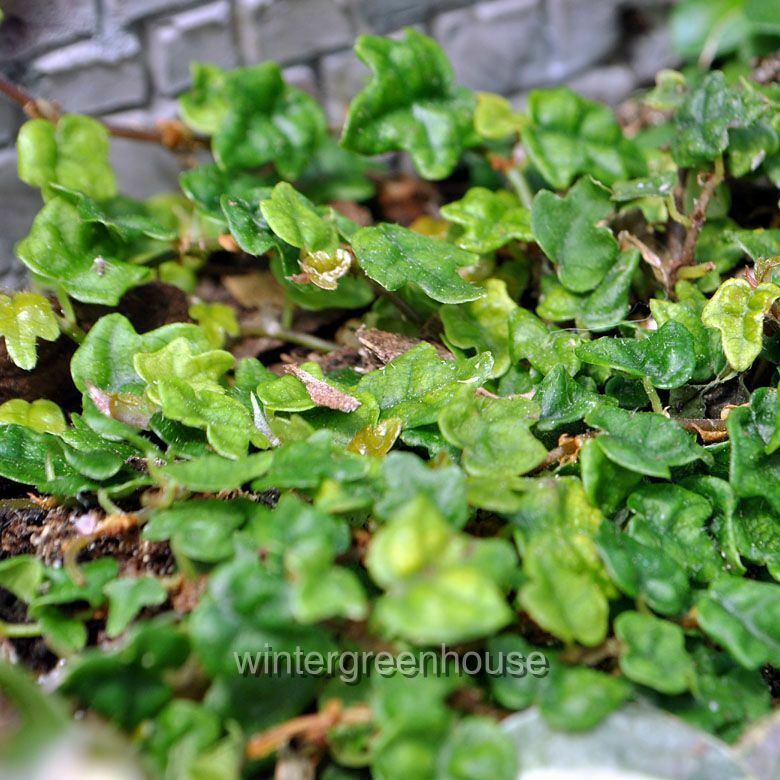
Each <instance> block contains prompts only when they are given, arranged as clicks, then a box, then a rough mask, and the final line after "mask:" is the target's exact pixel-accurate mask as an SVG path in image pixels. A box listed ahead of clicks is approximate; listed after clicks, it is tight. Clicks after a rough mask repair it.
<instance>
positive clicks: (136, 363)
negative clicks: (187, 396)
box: [133, 337, 235, 403]
mask: <svg viewBox="0 0 780 780" xmlns="http://www.w3.org/2000/svg"><path fill="white" fill-rule="evenodd" d="M234 363H235V358H234V357H233V355H231V354H230V353H229V352H225V351H224V350H221V349H212V350H209V351H205V352H204V351H202V350H198V351H195V350H193V346H192V342H190V341H188V340H187V339H186V338H184V337H180V338H177V339H174V340H173V341H171V342H169V343H168V344H166V345H165V346H164V347H162V348H161V349H158V350H157V351H156V352H138V353H137V354H136V355H135V357H134V358H133V367H134V368H135V370H136V373H137V374H138V376H140V377H141V379H143V380H144V382H146V383H147V385H148V387H147V394H148V396H149V398H150V400H151V401H152V402H154V403H160V396H159V392H158V388H159V387H160V386H162V385H164V384H165V383H166V382H169V381H171V380H173V379H180V380H183V381H185V382H186V383H187V384H188V385H190V387H192V388H193V389H194V390H220V389H221V385H220V384H219V379H220V378H221V377H222V375H223V374H224V373H225V372H227V371H229V370H230V369H231V368H232V367H233V365H234Z"/></svg>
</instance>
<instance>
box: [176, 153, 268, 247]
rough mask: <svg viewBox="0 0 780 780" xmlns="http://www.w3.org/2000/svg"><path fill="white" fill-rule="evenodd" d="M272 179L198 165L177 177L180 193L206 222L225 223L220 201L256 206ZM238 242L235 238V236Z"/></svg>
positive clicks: (264, 195)
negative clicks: (235, 201) (204, 216)
mask: <svg viewBox="0 0 780 780" xmlns="http://www.w3.org/2000/svg"><path fill="white" fill-rule="evenodd" d="M273 183H274V178H273V177H271V176H259V175H258V174H255V173H247V172H246V171H223V170H222V169H221V168H219V167H218V166H216V165H213V164H209V165H199V166H198V167H197V168H192V169H191V170H189V171H184V172H183V173H182V174H181V175H180V176H179V184H180V185H181V189H182V192H183V193H184V194H185V195H186V196H187V198H188V199H189V200H191V201H192V202H193V203H194V204H195V205H196V206H197V207H198V210H199V211H200V212H202V213H203V214H204V215H206V216H207V217H208V218H209V219H210V220H213V221H216V222H218V223H220V224H224V223H225V214H224V213H223V211H222V206H221V201H222V199H223V198H238V199H240V200H241V201H245V202H246V203H248V204H256V203H259V202H260V201H261V200H263V199H264V198H267V197H268V195H269V194H270V192H271V186H272V185H273ZM236 241H238V237H236Z"/></svg>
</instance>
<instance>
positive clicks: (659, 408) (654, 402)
mask: <svg viewBox="0 0 780 780" xmlns="http://www.w3.org/2000/svg"><path fill="white" fill-rule="evenodd" d="M642 387H644V388H645V392H646V393H647V397H648V398H649V399H650V406H652V408H653V411H654V412H655V413H656V414H663V413H664V405H663V404H662V403H661V399H660V398H659V397H658V393H657V392H656V389H655V388H654V387H653V383H652V382H651V381H650V378H649V377H646V376H645V377H642Z"/></svg>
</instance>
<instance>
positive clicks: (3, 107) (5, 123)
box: [0, 98, 25, 146]
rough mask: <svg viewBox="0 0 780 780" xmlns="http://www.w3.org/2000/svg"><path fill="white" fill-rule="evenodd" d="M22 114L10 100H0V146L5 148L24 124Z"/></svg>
mask: <svg viewBox="0 0 780 780" xmlns="http://www.w3.org/2000/svg"><path fill="white" fill-rule="evenodd" d="M24 119H25V117H24V112H23V111H22V109H21V108H19V106H17V105H16V104H15V103H11V101H10V100H6V99H5V98H0V146H7V145H8V144H10V143H11V142H12V141H13V140H14V138H16V133H17V131H18V130H19V128H20V127H21V126H22V122H24Z"/></svg>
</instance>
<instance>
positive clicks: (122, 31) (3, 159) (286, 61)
mask: <svg viewBox="0 0 780 780" xmlns="http://www.w3.org/2000/svg"><path fill="white" fill-rule="evenodd" d="M671 5H672V0H481V1H480V2H476V1H475V0H210V1H209V2H203V0H3V2H2V4H1V5H0V7H2V9H3V12H4V19H3V22H2V24H0V69H2V72H3V73H4V74H5V75H6V76H8V77H9V78H11V79H12V80H14V81H16V82H17V83H20V84H22V85H24V86H25V87H27V88H28V89H29V90H30V91H31V92H32V93H33V94H34V95H36V96H37V97H44V98H48V99H50V100H55V101H57V102H58V103H59V104H60V105H61V107H62V108H63V110H65V111H68V112H72V113H86V114H92V115H95V116H104V117H112V118H114V119H121V121H122V122H123V123H136V122H137V123H138V124H139V125H140V126H148V125H149V124H151V123H152V122H153V120H154V118H156V117H172V116H174V115H175V112H176V104H175V98H176V95H177V94H178V93H179V92H181V91H182V90H183V89H186V88H187V86H188V83H189V68H188V66H189V63H190V61H192V60H201V61H205V62H212V63H215V64H217V65H221V66H223V67H233V66H236V65H248V64H253V63H257V62H261V61H263V60H269V59H270V60H276V61H278V62H280V63H281V64H283V65H284V66H285V67H286V76H287V78H288V80H290V81H291V82H292V83H294V84H295V85H296V86H299V87H302V88H303V89H306V90H308V91H309V92H311V93H312V94H314V95H316V96H317V97H318V98H319V99H321V100H322V101H323V102H324V104H325V105H326V107H327V110H328V114H329V117H330V120H331V122H332V123H333V124H334V125H338V124H340V122H341V120H342V118H343V116H344V113H345V109H346V105H347V103H348V102H349V100H350V98H351V97H352V96H353V95H354V94H355V93H356V92H357V91H358V90H359V89H360V87H361V85H362V83H363V81H364V79H365V78H366V75H367V69H366V68H365V67H364V66H363V65H362V64H361V63H360V62H359V61H358V60H357V59H356V57H355V56H354V54H353V53H352V51H351V46H352V43H353V41H354V39H355V37H356V36H357V35H359V34H361V33H379V34H392V33H393V32H395V31H397V30H399V29H401V28H402V27H404V26H407V25H414V26H416V27H417V28H418V29H420V30H422V31H423V32H426V33H428V34H431V35H433V36H434V37H436V38H437V39H438V40H439V41H440V42H441V44H442V45H443V46H444V48H445V50H446V51H447V53H448V55H449V56H450V58H451V59H452V61H453V64H454V66H455V70H456V71H457V74H458V77H459V79H460V80H461V82H462V83H463V84H465V85H466V86H469V87H472V88H474V89H481V90H488V91H492V92H501V93H503V94H506V95H509V96H511V97H513V98H516V99H517V101H518V102H521V101H522V97H523V95H524V94H525V93H527V91H528V90H529V89H531V88H533V87H537V86H548V85H553V84H559V83H567V84H570V85H571V86H572V87H574V88H575V89H577V90H578V91H580V92H582V93H584V94H586V95H589V96H591V97H594V98H596V99H599V100H603V101H606V102H610V103H617V102H619V101H621V100H623V99H624V98H625V97H626V96H627V95H629V94H630V93H631V92H632V90H634V89H635V88H636V87H637V86H639V85H642V84H645V83H648V82H649V81H651V80H652V78H653V76H654V74H655V72H656V71H657V70H658V69H660V68H662V67H666V66H668V65H672V64H674V56H673V54H672V51H671V47H670V43H669V35H668V28H667V25H666V21H667V18H668V13H669V10H670V6H671ZM23 121H24V116H23V115H22V112H21V111H20V110H19V109H18V108H16V107H15V106H13V105H11V104H10V103H9V102H8V101H6V100H5V99H4V98H3V97H2V96H0V202H1V203H2V204H3V208H2V209H0V285H3V284H5V285H8V284H13V282H14V273H20V272H19V271H17V270H16V269H18V267H19V265H20V264H18V263H16V264H13V263H11V257H12V246H13V243H14V242H15V241H16V240H17V239H18V238H20V237H21V236H23V235H24V234H25V233H26V232H27V229H28V227H29V224H30V222H31V220H32V217H33V216H34V214H35V212H36V211H37V210H38V208H39V207H40V200H39V195H38V193H37V191H34V190H32V189H30V188H29V187H27V186H26V185H24V184H22V183H21V182H19V181H18V180H17V176H16V159H15V152H14V148H13V142H14V137H15V134H16V131H17V130H18V128H19V126H20V125H21V123H22V122H23ZM113 156H114V163H115V166H116V168H117V173H118V175H119V181H120V187H121V189H122V190H123V191H124V192H126V193H127V194H129V195H133V196H136V197H143V196H147V195H150V194H153V193H155V192H159V191H164V190H166V189H170V188H171V187H173V186H175V182H176V176H177V174H178V172H179V170H180V161H179V160H177V159H176V157H175V156H174V155H172V154H170V153H169V152H166V151H165V150H163V149H157V148H155V147H152V146H151V145H149V144H138V143H137V142H131V141H116V140H115V141H114V142H113Z"/></svg>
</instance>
